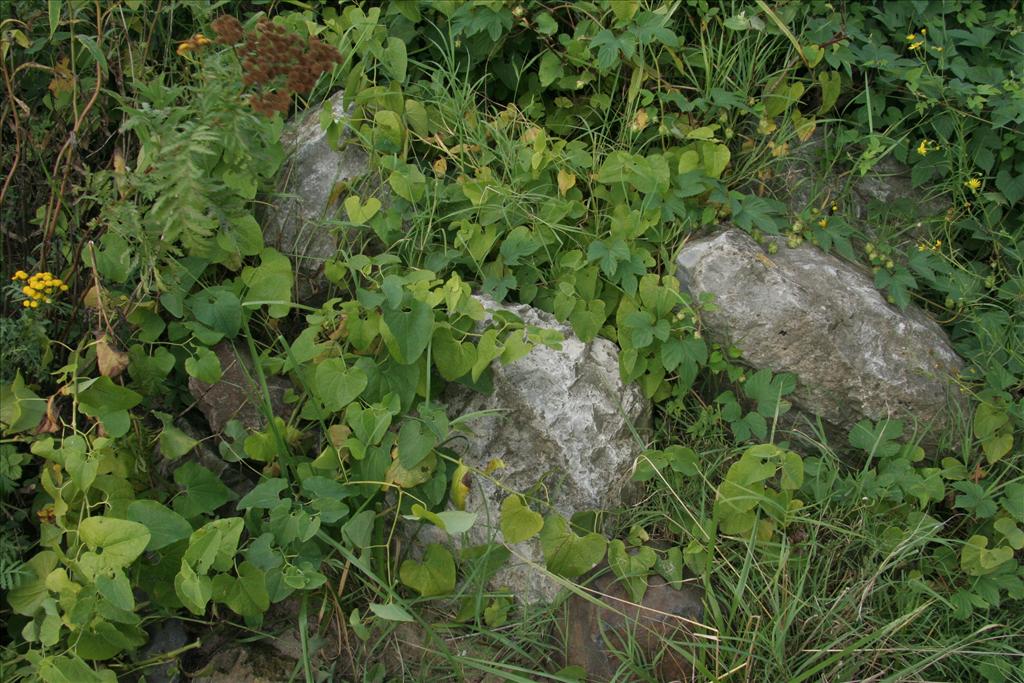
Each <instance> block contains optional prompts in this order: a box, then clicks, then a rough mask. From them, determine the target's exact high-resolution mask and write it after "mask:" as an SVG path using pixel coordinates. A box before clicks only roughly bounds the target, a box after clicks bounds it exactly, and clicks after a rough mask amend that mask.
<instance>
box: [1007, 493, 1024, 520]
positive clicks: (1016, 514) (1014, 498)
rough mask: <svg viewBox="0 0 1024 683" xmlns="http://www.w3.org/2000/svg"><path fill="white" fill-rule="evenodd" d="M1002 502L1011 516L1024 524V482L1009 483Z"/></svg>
mask: <svg viewBox="0 0 1024 683" xmlns="http://www.w3.org/2000/svg"><path fill="white" fill-rule="evenodd" d="M1002 503H1003V509H1005V510H1006V511H1007V512H1008V513H1010V516H1011V517H1013V518H1014V519H1016V520H1017V521H1018V522H1020V523H1021V524H1024V483H1016V484H1007V485H1006V488H1005V489H1003V499H1002Z"/></svg>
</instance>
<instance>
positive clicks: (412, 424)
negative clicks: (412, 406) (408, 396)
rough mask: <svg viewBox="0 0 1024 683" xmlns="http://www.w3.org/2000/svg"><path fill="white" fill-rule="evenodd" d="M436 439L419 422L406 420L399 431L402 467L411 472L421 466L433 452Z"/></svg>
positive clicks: (399, 454)
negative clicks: (421, 462)
mask: <svg viewBox="0 0 1024 683" xmlns="http://www.w3.org/2000/svg"><path fill="white" fill-rule="evenodd" d="M435 443H436V439H435V438H434V434H433V433H432V432H431V431H429V430H425V429H423V424H422V423H421V422H419V421H418V420H406V421H405V422H404V423H403V424H402V427H401V429H399V430H398V459H399V461H400V462H401V463H402V467H404V468H406V469H407V470H411V469H413V468H414V467H416V466H417V465H418V464H420V461H422V460H423V459H424V458H425V457H427V455H428V454H429V453H430V451H431V450H433V448H434V445H435Z"/></svg>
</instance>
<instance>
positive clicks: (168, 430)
mask: <svg viewBox="0 0 1024 683" xmlns="http://www.w3.org/2000/svg"><path fill="white" fill-rule="evenodd" d="M153 415H155V416H156V417H157V419H159V420H160V422H161V423H163V426H164V427H163V429H162V430H160V438H159V440H158V443H159V444H160V453H161V455H163V456H164V457H165V458H167V459H168V460H177V459H178V458H180V457H181V456H183V455H185V454H186V453H188V452H189V451H191V450H192V449H193V448H195V447H196V445H198V444H199V442H198V441H196V440H195V439H193V438H192V437H190V436H189V435H188V434H186V433H185V432H183V431H181V430H180V429H178V428H177V427H175V426H174V418H173V417H172V416H171V415H168V414H167V413H161V412H160V411H158V410H154V411H153Z"/></svg>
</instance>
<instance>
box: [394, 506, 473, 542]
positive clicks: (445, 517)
mask: <svg viewBox="0 0 1024 683" xmlns="http://www.w3.org/2000/svg"><path fill="white" fill-rule="evenodd" d="M411 512H412V515H409V516H407V517H406V518H407V519H420V520H425V521H428V522H430V523H431V524H433V525H434V526H436V527H438V528H439V529H441V530H442V531H444V532H446V533H448V534H449V535H452V536H454V535H458V534H464V533H466V532H467V531H469V529H470V528H471V527H472V526H473V523H474V522H475V521H476V513H475V512H464V511H462V510H445V511H443V512H431V511H430V510H427V509H426V508H425V507H423V506H422V505H420V504H419V503H416V504H415V505H413V506H412V508H411Z"/></svg>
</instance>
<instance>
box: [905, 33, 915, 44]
mask: <svg viewBox="0 0 1024 683" xmlns="http://www.w3.org/2000/svg"><path fill="white" fill-rule="evenodd" d="M913 40H917V34H916V33H908V34H907V42H908V43H909V42H911V41H913Z"/></svg>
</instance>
